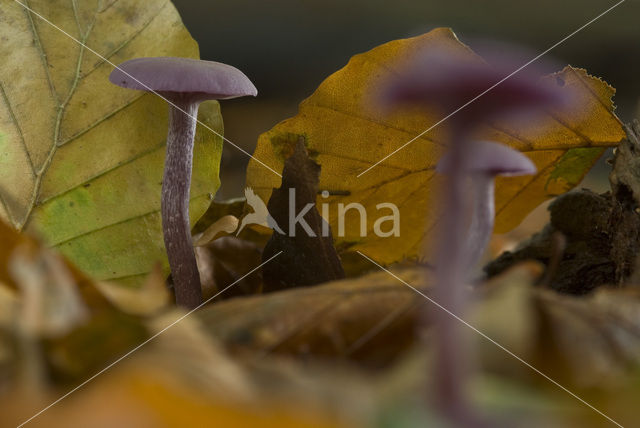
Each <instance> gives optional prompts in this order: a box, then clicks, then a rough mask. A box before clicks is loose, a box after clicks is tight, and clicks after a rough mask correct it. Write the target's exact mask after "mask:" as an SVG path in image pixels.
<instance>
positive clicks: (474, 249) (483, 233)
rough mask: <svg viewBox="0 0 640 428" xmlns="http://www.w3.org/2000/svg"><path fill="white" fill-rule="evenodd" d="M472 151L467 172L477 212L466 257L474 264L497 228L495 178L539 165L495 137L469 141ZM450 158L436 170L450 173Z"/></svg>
mask: <svg viewBox="0 0 640 428" xmlns="http://www.w3.org/2000/svg"><path fill="white" fill-rule="evenodd" d="M468 151H469V153H468V154H467V156H468V157H469V161H468V162H467V166H466V169H465V170H464V171H463V173H464V175H466V176H467V177H468V183H469V185H470V187H471V195H472V197H473V214H472V216H471V224H470V226H469V229H468V232H467V243H466V246H465V250H464V254H465V256H464V261H465V264H466V265H467V266H469V267H471V266H473V265H475V264H476V263H477V262H478V260H480V257H481V256H482V254H483V253H484V251H485V249H486V247H487V244H488V243H489V240H490V239H491V234H492V232H493V224H494V217H495V204H494V188H495V184H494V181H495V178H496V177H497V176H516V175H530V174H535V173H536V171H537V169H536V166H535V165H534V164H533V162H531V160H530V159H529V158H528V157H526V156H525V155H523V154H522V153H520V152H519V151H517V150H514V149H511V148H509V147H507V146H505V145H502V144H498V143H494V142H491V141H474V142H473V143H471V144H469V147H468ZM450 160H451V159H450V158H449V156H447V155H445V156H443V157H442V159H440V162H438V166H437V168H436V171H438V172H440V173H443V174H448V173H450V172H451V162H450Z"/></svg>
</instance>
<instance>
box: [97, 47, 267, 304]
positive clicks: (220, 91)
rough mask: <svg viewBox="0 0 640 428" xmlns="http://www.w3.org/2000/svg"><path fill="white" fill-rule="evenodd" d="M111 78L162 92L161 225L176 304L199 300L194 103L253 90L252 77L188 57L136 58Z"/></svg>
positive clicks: (124, 86)
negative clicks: (192, 221)
mask: <svg viewBox="0 0 640 428" xmlns="http://www.w3.org/2000/svg"><path fill="white" fill-rule="evenodd" d="M109 80H110V81H111V83H113V84H115V85H118V86H121V87H123V88H129V89H138V90H141V91H150V92H154V93H157V94H160V95H161V96H162V97H164V98H165V99H166V100H167V101H168V102H169V104H170V114H169V134H168V136H167V156H166V160H165V167H164V177H163V179H162V204H161V205H162V229H163V232H164V243H165V247H166V250H167V256H168V258H169V266H170V267H171V275H172V278H173V282H174V289H175V294H176V303H177V304H178V305H180V306H183V307H186V308H188V309H193V308H196V307H197V306H198V305H200V304H201V303H202V290H201V286H200V275H199V273H198V266H197V264H196V258H195V255H194V252H193V245H192V241H191V227H190V225H189V188H190V186H191V167H192V162H193V159H192V158H193V139H194V136H195V131H196V122H197V115H198V107H199V106H200V103H201V102H203V101H206V100H222V99H229V98H236V97H242V96H246V95H252V96H255V95H257V90H256V88H255V86H253V84H252V83H251V81H250V80H249V79H248V78H247V76H245V75H244V74H243V73H242V72H241V71H240V70H238V69H236V68H234V67H231V66H230V65H226V64H221V63H218V62H212V61H202V60H196V59H190V58H172V57H158V58H136V59H133V60H130V61H126V62H125V63H123V64H121V65H120V66H119V67H118V68H116V69H115V70H113V72H112V73H111V75H110V76H109Z"/></svg>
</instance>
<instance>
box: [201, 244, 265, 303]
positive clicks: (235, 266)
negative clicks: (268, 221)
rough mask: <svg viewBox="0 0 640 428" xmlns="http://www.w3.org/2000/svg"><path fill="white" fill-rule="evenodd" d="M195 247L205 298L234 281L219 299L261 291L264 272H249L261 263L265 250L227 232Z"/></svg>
mask: <svg viewBox="0 0 640 428" xmlns="http://www.w3.org/2000/svg"><path fill="white" fill-rule="evenodd" d="M195 251H196V258H197V260H198V269H199V270H200V281H201V283H202V293H203V297H204V299H208V298H210V297H212V296H214V295H215V294H218V293H219V292H221V291H222V290H224V289H225V288H226V287H227V286H229V285H231V284H234V283H235V284H234V286H233V287H231V288H229V289H228V290H226V291H225V292H224V293H222V294H220V295H219V296H218V297H216V300H218V299H224V298H229V297H234V296H245V295H251V294H257V293H260V292H261V291H262V275H261V273H260V272H255V273H253V274H251V275H247V274H248V273H249V272H251V271H252V270H254V269H255V267H256V266H258V265H260V261H261V254H262V250H261V249H260V247H259V246H258V245H256V244H255V243H253V242H250V241H245V240H242V239H238V238H236V237H233V236H225V237H222V238H219V239H216V240H214V241H213V242H211V243H209V244H207V245H205V246H203V247H196V248H195ZM245 275H246V276H245Z"/></svg>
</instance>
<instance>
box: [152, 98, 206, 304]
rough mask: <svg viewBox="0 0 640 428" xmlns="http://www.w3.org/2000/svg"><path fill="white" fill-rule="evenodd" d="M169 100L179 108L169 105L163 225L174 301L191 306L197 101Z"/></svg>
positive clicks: (194, 298) (196, 291) (196, 298)
mask: <svg viewBox="0 0 640 428" xmlns="http://www.w3.org/2000/svg"><path fill="white" fill-rule="evenodd" d="M171 101H172V102H173V103H174V104H175V106H177V107H179V109H178V108H176V107H175V106H174V105H171V106H170V112H169V115H170V117H169V135H168V136H167V157H166V160H165V166H164V178H163V179H162V229H163V231H164V244H165V247H166V250H167V256H168V258H169V266H170V267H171V275H172V278H173V283H174V290H175V294H176V303H177V304H178V305H179V306H183V307H186V308H187V309H194V308H196V307H197V306H198V305H199V304H200V303H202V289H201V286H200V274H199V273H198V265H197V264H196V257H195V254H194V251H193V243H192V240H191V227H190V225H189V188H190V186H191V167H192V163H193V161H192V159H193V139H194V136H195V131H196V121H195V119H194V118H195V117H196V116H197V114H198V105H199V103H197V102H194V101H193V99H187V97H186V96H185V97H172V99H171ZM180 109H182V110H183V111H181V110H180ZM185 113H186V114H185Z"/></svg>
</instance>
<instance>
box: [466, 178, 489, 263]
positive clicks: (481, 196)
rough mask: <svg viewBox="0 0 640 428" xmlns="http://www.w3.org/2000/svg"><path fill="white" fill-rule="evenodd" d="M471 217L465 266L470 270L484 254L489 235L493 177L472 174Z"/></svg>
mask: <svg viewBox="0 0 640 428" xmlns="http://www.w3.org/2000/svg"><path fill="white" fill-rule="evenodd" d="M471 185H472V186H473V198H474V199H473V216H472V219H471V225H469V232H468V233H467V236H468V240H467V250H466V257H465V259H466V264H467V266H468V267H469V269H471V268H472V267H473V266H474V265H475V264H476V263H477V262H478V260H480V258H481V257H482V255H483V254H484V251H485V249H486V248H487V245H488V244H489V241H490V240H491V234H492V232H493V224H494V217H495V205H494V202H493V198H494V188H495V185H494V177H493V176H491V175H489V174H473V175H472V177H471Z"/></svg>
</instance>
